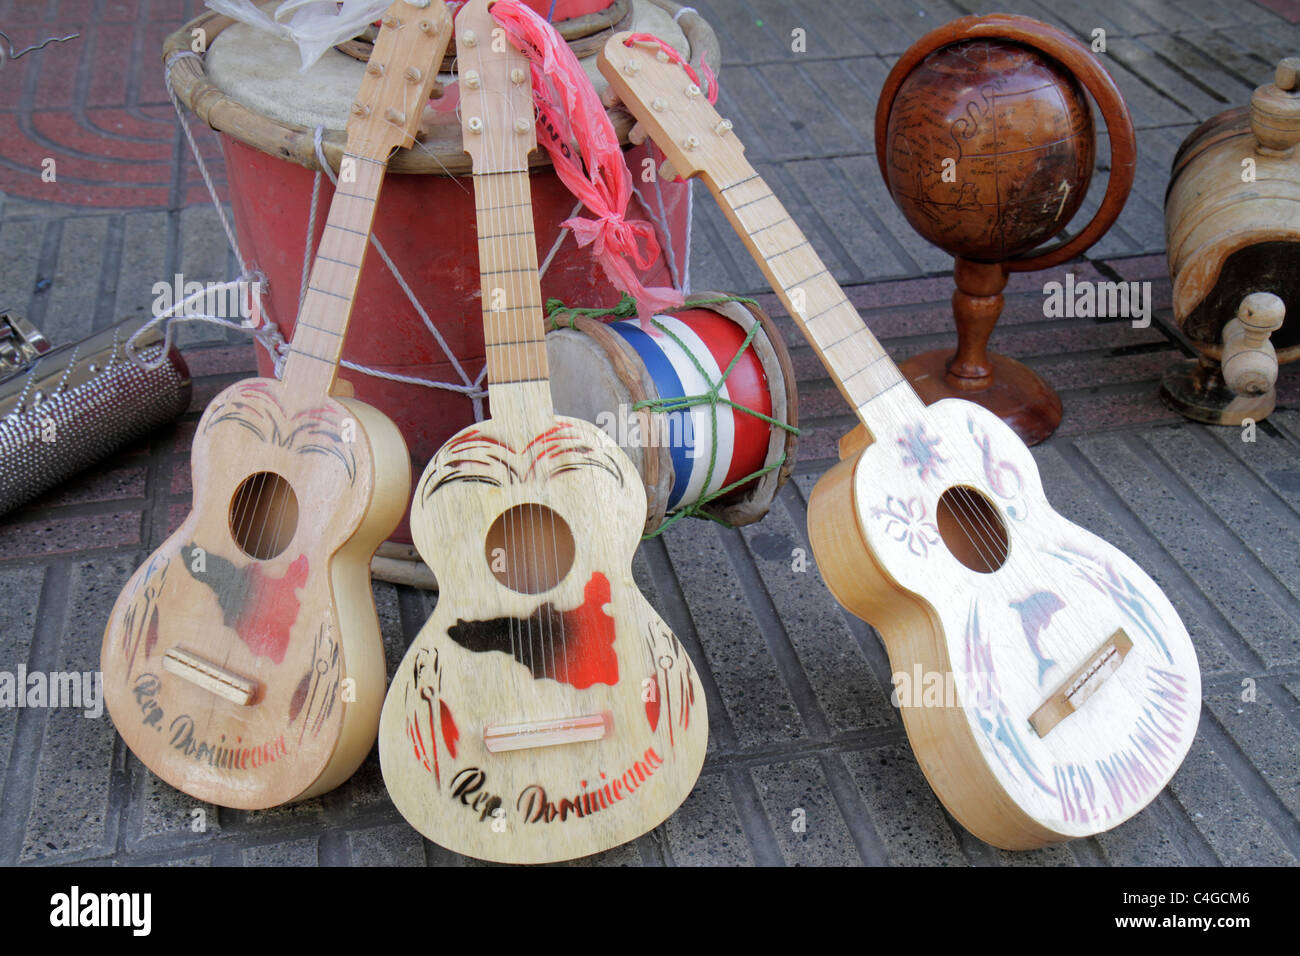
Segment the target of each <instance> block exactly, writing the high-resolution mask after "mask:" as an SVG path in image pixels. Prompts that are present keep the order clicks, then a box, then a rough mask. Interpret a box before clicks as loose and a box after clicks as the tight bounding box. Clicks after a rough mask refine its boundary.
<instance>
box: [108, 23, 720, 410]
mask: <svg viewBox="0 0 1300 956" xmlns="http://www.w3.org/2000/svg"><path fill="white" fill-rule="evenodd" d="M687 13H697V11H696V10H695V9H694V8H693V7H683V8H681V9H680V10H679V11H678V12H677V15H676V16H675V17H674V18H673V19H674V21H676V20H678V19H680V18H681V17H682V16H684V15H685V14H687ZM190 56H192V57H199V54H197V53H195V52H193V51H191V50H177V51H175V52H173V53H171V54H170V55H169V56H168V58H167V62H166V63H165V64H164V71H165V81H166V85H167V93H168V95H169V96H170V97H171V101H172V107H173V108H174V109H175V110H176V117H177V119H179V120H180V124H181V129H182V130H183V131H184V133H185V139H186V141H187V142H188V143H189V145H190V152H191V153H192V154H193V156H194V160H195V162H196V163H197V164H198V167H199V172H200V173H201V174H202V176H203V182H204V184H205V185H206V186H207V188H208V195H209V197H211V199H212V205H213V207H214V208H215V209H216V210H217V217H218V219H219V220H220V222H221V228H222V229H223V230H225V233H226V239H227V240H228V241H229V243H230V248H231V249H232V250H233V251H234V253H235V258H236V260H237V261H238V262H239V266H240V270H241V271H240V275H239V278H238V279H234V280H232V281H230V282H225V283H217V284H214V285H209V286H206V287H205V288H204V289H203V290H201V291H200V292H196V293H194V294H193V295H190V296H187V297H185V298H184V299H182V300H181V301H180V302H178V303H175V304H174V305H173V306H172V307H171V308H169V309H166V310H164V311H163V312H160V313H159V314H158V315H156V316H154V317H153V319H151V320H150V321H149V322H147V323H145V324H144V325H143V326H141V327H140V328H139V329H137V330H136V331H135V333H134V334H133V335H132V336H131V338H130V339H129V340H128V341H127V343H126V346H125V351H126V353H127V355H128V356H129V357H130V358H131V360H132V361H134V362H135V363H136V364H137V365H140V366H142V367H145V368H150V369H156V368H158V367H160V366H161V365H162V363H163V362H165V361H167V353H168V352H169V351H170V350H171V347H172V342H173V336H174V332H173V326H174V324H175V323H177V322H210V323H213V324H215V325H221V326H225V327H226V328H228V329H237V330H239V331H241V332H249V331H251V332H252V334H253V337H254V339H255V340H256V341H257V342H258V344H260V345H261V346H262V347H263V348H264V349H266V351H267V353H268V354H269V355H270V357H271V360H272V362H273V363H274V365H275V374H276V377H277V378H278V377H280V374H281V372H282V371H283V366H284V360H285V356H286V355H287V352H288V343H287V342H286V341H285V339H284V336H283V335H282V334H281V333H280V330H279V327H278V326H277V325H276V323H275V321H274V320H273V319H272V318H270V317H269V316H267V315H266V314H265V310H263V312H262V316H263V321H262V323H261V324H260V325H259V327H258V328H256V329H251V327H250V326H247V325H245V324H243V323H242V322H240V323H236V322H233V321H231V320H230V319H227V318H224V317H222V316H217V315H212V314H210V313H205V312H189V311H187V310H185V311H182V312H181V314H177V310H184V309H185V307H186V306H188V305H189V304H190V303H191V302H192V300H194V299H196V298H198V297H199V296H206V295H207V294H209V293H210V292H213V291H216V290H219V289H227V288H229V287H231V286H236V285H241V284H242V283H247V282H254V281H255V282H260V283H261V286H260V288H264V287H265V285H266V282H267V280H266V276H265V275H263V274H262V273H261V272H259V271H257V270H253V269H250V268H249V267H248V264H247V263H246V262H245V261H244V256H243V253H242V252H241V251H240V248H239V240H238V239H237V238H236V236H235V230H234V228H233V227H232V226H231V224H230V220H229V219H228V218H227V216H226V211H225V208H224V207H223V206H222V204H221V200H220V198H219V197H218V195H217V188H216V184H215V183H214V182H213V180H212V175H211V173H209V171H208V167H207V164H206V163H205V162H204V161H203V157H202V155H200V153H199V147H198V144H197V143H196V142H195V141H194V134H193V131H192V130H191V129H190V124H189V121H188V120H187V119H186V117H185V112H184V110H182V109H181V104H180V100H179V98H178V97H177V96H176V92H175V90H174V89H173V88H172V78H171V70H172V65H173V63H175V61H176V60H177V59H180V58H181V57H190ZM323 136H324V128H323V127H321V126H317V127H316V129H315V133H314V135H313V138H312V140H313V145H314V147H315V152H316V161H317V163H318V164H319V166H320V170H317V172H316V175H315V177H314V179H313V181H312V192H311V209H310V213H309V216H308V221H307V236H306V240H305V242H304V244H303V264H302V283H301V286H300V287H299V291H298V307H299V310H300V311H301V308H302V302H303V299H304V298H305V297H306V293H307V285H308V283H309V282H310V274H311V262H312V253H313V248H312V239H313V238H314V236H315V234H316V220H317V211H318V209H319V205H320V180H321V173H320V171H321V170H323V171H324V172H325V174H326V175H327V176H328V177H329V179H330V182H331V183H332V184H334V185H335V186H337V185H338V177H337V176H336V175H335V173H334V169H333V167H332V166H331V165H330V163H329V160H328V159H327V158H326V156H325V150H324V144H323ZM632 191H633V193H634V194H635V195H636V197H637V199H638V200H639V201H640V203H641V206H642V208H643V209H644V210H645V211H646V213H647V214H648V215H649V216H650V219H651V220H652V221H653V222H654V225H655V228H656V229H657V230H658V231H659V234H660V237H661V240H662V243H663V246H664V249H665V252H666V255H665V256H664V258H665V260H666V261H667V263H668V269H669V273H670V276H671V279H672V283H673V286H674V287H675V288H677V289H678V290H679V291H681V292H682V293H683V294H686V293H688V292H689V291H690V290H689V288H688V286H687V285H686V283H687V282H689V276H687V277H686V280H685V282H684V281H683V277H682V275H681V274H680V272H679V270H678V268H677V256H676V254H675V251H674V249H673V240H672V230H671V229H669V227H668V213H667V210H666V208H665V206H664V198H663V190H662V187H661V185H660V183H659V181H658V178H656V180H655V200H656V205H651V204H650V203H649V202H648V201H647V200H646V197H645V196H644V195H643V194H642V193H641V191H640V190H639V189H637V187H636V185H635V183H633V186H632ZM692 198H693V197H691V196H690V194H689V193H688V196H687V202H688V206H687V214H688V215H689V213H690V200H691V199H692ZM582 205H583V204H582V201H581V200H579V201H578V203H577V204H576V205H575V206H574V207H573V211H572V212H571V213H570V214H569V218H573V217H574V216H576V215H578V213H579V212H581V210H582ZM569 232H570V230H568V229H561V230H560V234H559V236H557V237H556V240H555V243H554V244H553V245H552V246H551V250H550V252H549V253H548V254H547V256H546V259H545V260H544V261H543V263H542V265H541V268H540V271H539V275H538V278H539V279H541V278H544V277H545V276H546V273H547V270H549V269H550V267H551V263H552V262H554V260H555V257H556V255H557V254H558V253H559V251H560V249H561V247H562V246H563V245H564V241H565V240H566V239H567V238H568V234H569ZM369 239H370V244H371V245H373V246H374V247H375V251H376V252H378V253H379V257H380V258H381V259H382V260H383V261H384V264H385V265H386V266H387V267H388V271H389V272H390V273H392V275H393V278H394V279H395V280H397V284H398V286H399V287H400V288H401V290H402V292H403V293H404V294H405V295H406V298H407V300H408V301H409V302H410V303H411V306H412V307H413V308H414V309H415V311H416V313H417V314H418V315H419V316H420V320H421V321H422V322H423V323H424V326H425V328H426V329H428V331H429V334H430V335H432V336H433V338H434V341H436V342H437V343H438V347H439V348H440V349H442V352H443V354H444V355H445V356H446V357H447V359H448V361H449V362H450V363H451V366H452V368H453V369H454V370H455V372H456V374H457V375H458V376H459V377H460V380H461V382H462V384H460V385H456V384H453V383H451V382H437V381H433V380H432V379H427V378H419V377H416V376H411V375H401V374H398V373H396V372H385V371H382V370H380V369H376V368H370V367H368V366H364V365H359V364H357V363H356V362H351V361H346V360H345V361H343V362H341V363H340V364H342V365H343V367H344V368H348V369H351V370H352V371H354V372H360V373H361V374H363V375H369V376H372V377H374V378H381V379H386V380H387V381H391V382H401V383H403V384H407V385H420V386H423V387H425V388H437V389H442V390H445V391H449V392H455V393H457V394H459V395H464V396H466V397H467V398H469V399H470V401H471V402H472V403H473V406H474V420H475V421H482V420H483V399H484V398H486V397H487V394H488V393H487V390H486V388H484V387H483V382H484V380H485V378H486V376H487V367H486V365H485V366H484V368H483V370H482V371H480V372H479V374H478V376H477V377H476V378H474V379H472V380H471V379H470V377H469V375H468V374H467V373H466V372H465V369H464V367H463V366H462V365H461V363H460V360H459V359H458V358H457V357H456V354H455V353H454V352H453V351H452V349H451V347H450V346H449V345H448V344H447V340H446V339H445V338H444V337H443V335H442V333H441V332H440V331H439V329H438V327H437V326H436V325H435V324H434V322H433V320H432V319H431V318H429V313H428V312H427V311H425V309H424V306H423V305H421V304H420V301H419V299H417V298H416V296H415V293H414V292H413V291H412V290H411V287H410V285H409V284H408V283H407V281H406V278H405V277H404V276H403V275H402V273H401V270H399V269H398V268H397V264H396V263H395V262H394V261H393V259H392V257H391V256H389V254H388V251H387V250H386V249H385V248H384V246H383V243H381V242H380V241H379V238H378V237H377V236H376V235H375V234H374V233H373V232H371V234H370V236H369ZM689 243H690V229H689V225H688V227H687V244H688V246H687V255H689V254H690V250H689ZM687 267H688V268H689V262H688V263H687ZM164 321H165V322H166V327H165V329H164V334H163V348H162V350H161V352H160V354H159V358H158V361H157V362H156V363H155V364H153V365H148V364H147V363H145V362H144V361H143V359H141V358H140V356H139V354H138V353H137V351H136V341H137V339H138V338H139V337H140V336H141V335H142V334H144V333H145V332H146V331H148V330H149V329H152V328H153V327H155V326H156V325H158V324H159V323H160V322H164Z"/></svg>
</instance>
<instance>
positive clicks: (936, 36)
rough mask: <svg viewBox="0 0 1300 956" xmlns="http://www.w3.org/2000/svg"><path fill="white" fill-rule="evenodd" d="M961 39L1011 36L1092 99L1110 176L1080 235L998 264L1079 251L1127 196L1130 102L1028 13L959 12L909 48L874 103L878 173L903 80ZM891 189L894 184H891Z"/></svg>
mask: <svg viewBox="0 0 1300 956" xmlns="http://www.w3.org/2000/svg"><path fill="white" fill-rule="evenodd" d="M964 40H1010V41H1013V42H1016V43H1021V44H1023V45H1025V46H1028V47H1032V48H1033V49H1035V50H1038V51H1039V52H1040V53H1044V54H1046V55H1048V56H1050V57H1052V58H1053V59H1055V60H1057V61H1058V62H1060V63H1061V65H1062V66H1064V67H1065V68H1066V69H1068V70H1069V71H1070V72H1071V73H1073V74H1074V75H1075V76H1076V77H1077V78H1078V79H1079V80H1080V82H1082V83H1083V85H1084V87H1085V88H1086V89H1087V91H1088V92H1089V93H1090V94H1091V95H1092V98H1093V99H1094V100H1096V102H1097V106H1098V108H1099V109H1100V110H1101V115H1102V118H1103V119H1105V121H1106V129H1107V132H1108V133H1109V134H1110V157H1111V158H1110V176H1109V179H1108V181H1107V183H1106V194H1105V196H1104V197H1102V201H1101V205H1100V206H1099V207H1098V209H1097V212H1096V213H1095V214H1094V215H1093V217H1092V220H1091V221H1090V222H1089V223H1088V225H1087V226H1085V227H1084V228H1083V230H1082V231H1081V232H1079V234H1078V235H1076V236H1075V237H1074V238H1072V239H1068V240H1066V241H1065V242H1062V243H1059V244H1058V245H1056V246H1053V247H1052V248H1050V249H1047V250H1046V251H1044V252H1040V253H1039V254H1038V255H1035V256H1032V257H1030V258H1011V259H1007V260H1005V261H1003V262H1002V263H1001V265H1002V268H1003V269H1005V270H1006V271H1008V272H1030V271H1033V270H1035V269H1046V268H1048V267H1050V266H1054V265H1057V264H1059V263H1062V262H1066V261H1067V260H1069V259H1073V258H1074V257H1075V256H1076V255H1078V254H1079V253H1081V252H1083V251H1084V250H1085V249H1087V248H1088V247H1089V246H1091V245H1092V244H1093V243H1094V242H1096V241H1097V240H1098V239H1100V238H1101V236H1102V234H1103V233H1105V232H1106V230H1107V229H1109V228H1110V227H1111V225H1112V224H1113V223H1114V222H1115V220H1116V218H1118V216H1119V214H1120V210H1122V209H1123V208H1124V203H1125V202H1126V201H1127V200H1128V194H1129V190H1130V189H1132V188H1133V177H1134V175H1135V174H1136V172H1137V138H1136V135H1135V134H1134V132H1133V119H1132V117H1131V116H1129V112H1128V105H1127V104H1126V103H1125V102H1124V97H1123V96H1122V95H1121V94H1120V91H1119V88H1118V87H1117V86H1116V85H1115V81H1114V80H1113V79H1111V76H1110V74H1109V73H1107V72H1106V71H1105V70H1104V69H1103V68H1102V66H1101V64H1100V63H1098V62H1097V58H1096V57H1094V56H1093V55H1092V51H1091V50H1089V49H1088V48H1087V47H1085V46H1084V45H1083V44H1082V43H1080V42H1079V41H1078V40H1076V39H1074V37H1071V36H1068V35H1067V34H1065V33H1062V32H1061V31H1060V30H1058V29H1056V27H1053V26H1050V25H1048V24H1046V23H1042V22H1041V21H1038V20H1033V19H1030V18H1029V17H1015V16H1007V15H1005V14H991V15H989V16H970V17H961V18H960V19H957V20H953V21H952V22H951V23H946V24H944V25H943V26H941V27H939V28H938V29H935V30H931V31H930V32H929V33H927V34H926V35H925V36H923V37H921V39H919V40H917V41H916V43H914V44H913V45H912V46H911V47H909V48H908V50H907V52H905V53H904V54H903V55H902V56H901V57H900V58H899V60H898V62H897V63H895V64H894V68H893V69H892V70H890V71H889V75H888V76H887V77H886V78H885V85H884V88H883V89H881V91H880V100H879V101H878V102H877V104H876V160H877V162H878V163H879V164H880V175H881V176H882V177H884V180H885V185H886V186H888V185H889V169H888V157H887V153H888V149H887V143H886V142H885V141H886V139H887V138H888V135H889V114H890V111H891V110H892V109H893V105H894V99H895V98H896V97H897V95H898V90H899V88H900V87H901V86H902V85H903V81H904V80H905V79H907V77H908V76H909V75H910V74H911V72H912V70H913V69H915V68H916V66H917V65H918V64H919V63H920V62H921V61H922V60H924V59H925V58H926V57H927V56H929V55H930V54H931V53H934V52H935V51H936V50H940V49H942V48H943V47H946V46H952V45H953V44H954V43H960V42H962V41H964ZM891 192H892V189H891Z"/></svg>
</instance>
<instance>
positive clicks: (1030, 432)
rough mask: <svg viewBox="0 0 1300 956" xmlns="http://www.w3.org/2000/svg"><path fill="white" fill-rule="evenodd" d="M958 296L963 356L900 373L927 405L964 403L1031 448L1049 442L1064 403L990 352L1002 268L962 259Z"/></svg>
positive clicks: (936, 355) (949, 355) (921, 362)
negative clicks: (979, 409) (988, 413)
mask: <svg viewBox="0 0 1300 956" xmlns="http://www.w3.org/2000/svg"><path fill="white" fill-rule="evenodd" d="M953 277H954V278H955V279H956V280H957V291H956V292H954V293H953V295H952V311H953V317H954V318H955V320H956V322H957V351H956V352H952V351H949V350H948V349H935V350H934V351H931V352H923V353H922V354H920V355H917V356H914V357H912V358H910V359H908V360H907V361H905V362H903V363H902V364H901V365H900V366H899V368H900V369H902V372H903V374H904V375H906V376H907V378H908V380H909V381H911V383H912V387H913V388H914V389H916V393H917V394H918V395H920V396H921V401H923V402H925V403H926V404H927V405H929V404H932V403H934V402H937V401H939V400H941V399H944V398H964V399H966V400H968V401H972V402H975V403H976V404H978V405H982V406H984V407H985V408H987V409H988V410H989V411H991V412H992V413H993V414H994V415H997V416H998V417H999V418H1001V419H1002V420H1003V421H1004V422H1006V423H1007V424H1008V425H1010V426H1011V427H1012V428H1013V429H1014V430H1015V432H1016V434H1017V435H1019V436H1020V438H1021V440H1023V441H1024V442H1025V444H1027V445H1035V444H1037V443H1038V442H1040V441H1043V440H1044V439H1045V438H1047V437H1048V436H1049V435H1051V434H1052V432H1054V431H1055V430H1056V426H1057V425H1059V424H1061V398H1060V396H1059V395H1057V394H1056V392H1055V391H1053V389H1052V387H1051V386H1050V385H1048V384H1047V383H1046V382H1045V381H1043V379H1042V378H1041V377H1040V376H1039V375H1038V373H1037V372H1035V371H1033V370H1032V369H1030V368H1029V367H1028V366H1026V365H1024V364H1022V363H1020V362H1017V361H1016V360H1015V359H1013V358H1007V356H1005V355H999V354H997V353H996V352H989V351H988V341H989V336H990V335H992V333H993V327H994V326H995V325H996V324H997V321H998V318H999V316H1001V314H1002V302H1003V299H1002V290H1003V289H1004V288H1005V287H1006V284H1007V273H1006V270H1005V269H1004V268H1003V267H1002V265H1001V264H1000V263H992V262H972V261H971V260H969V259H963V258H960V257H959V258H958V259H957V262H956V267H955V269H954V270H953Z"/></svg>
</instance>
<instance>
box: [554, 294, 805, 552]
mask: <svg viewBox="0 0 1300 956" xmlns="http://www.w3.org/2000/svg"><path fill="white" fill-rule="evenodd" d="M725 302H741V303H744V304H746V305H753V306H757V305H758V303H757V302H756V301H755V300H753V299H749V298H746V297H744V296H738V295H737V296H720V297H717V298H713V299H694V300H692V301H690V302H687V303H686V304H685V305H684V306H683V307H682V309H680V310H677V311H685V310H686V309H693V308H697V307H699V306H704V305H720V304H722V303H725ZM546 313H547V317H548V319H549V320H550V327H551V328H552V329H560V328H572V329H576V328H577V324H576V322H577V319H578V317H579V316H583V317H586V318H593V319H601V318H605V317H615V318H619V319H630V318H634V317H635V316H636V314H637V309H636V300H635V299H634V298H632V297H631V296H630V295H628V294H627V293H626V292H625V293H623V298H622V300H621V301H620V302H619V303H618V305H616V306H614V307H613V308H612V309H611V308H606V309H577V308H570V307H568V306H566V305H565V304H564V303H563V302H562V301H561V300H559V299H547V300H546ZM562 316H568V321H567V322H566V321H564V319H563V318H562ZM650 322H651V324H652V325H653V326H654V327H655V328H656V329H658V330H659V331H660V332H662V333H663V334H664V335H666V336H668V337H669V338H671V339H672V340H673V341H674V342H676V343H677V345H678V346H679V347H680V348H681V350H682V351H683V352H684V353H685V354H686V355H687V356H688V357H689V358H690V360H691V364H693V365H694V366H695V369H696V371H698V372H699V373H700V377H701V378H703V379H704V380H705V381H706V382H709V383H710V387H709V390H708V391H707V392H705V393H704V394H703V395H683V396H679V397H677V398H652V399H646V400H645V401H641V402H637V403H635V404H634V405H633V406H632V410H633V411H640V410H642V409H646V408H648V409H651V410H652V411H656V412H664V413H667V412H675V411H680V410H682V409H685V408H694V407H696V406H698V405H708V406H709V415H710V417H711V420H712V425H713V435H714V440H713V442H712V444H711V446H710V448H709V467H708V470H707V471H706V472H705V473H704V487H705V488H707V487H708V486H709V482H711V481H712V480H713V469H714V466H715V465H716V464H717V458H718V441H717V434H718V406H719V405H724V404H725V405H730V406H731V407H732V408H734V409H736V410H737V411H740V412H743V413H744V414H746V415H752V416H754V417H755V418H759V419H762V420H763V421H765V422H767V423H768V424H769V425H774V426H776V427H777V428H782V429H784V430H785V431H787V432H789V433H791V434H792V435H798V434H799V429H798V428H796V427H795V426H794V425H790V424H788V423H786V422H782V421H777V420H776V419H775V418H773V417H771V416H770V415H764V414H763V413H762V412H760V411H756V410H755V409H752V408H747V407H746V406H744V405H740V404H738V403H736V402H733V401H731V399H728V398H723V397H722V396H721V395H720V394H719V393H720V392H721V391H722V386H723V385H725V384H726V382H727V376H728V375H730V374H731V371H732V369H734V368H735V367H736V363H737V362H739V361H740V357H741V356H742V355H744V354H745V350H746V349H748V348H749V347H750V345H751V343H752V342H753V341H754V336H755V335H756V334H757V333H758V330H759V328H760V326H761V323H759V322H755V323H754V324H753V325H751V326H750V328H749V332H748V334H746V336H745V341H744V342H743V343H741V346H740V348H739V349H738V350H737V351H736V354H735V355H734V356H732V358H731V362H730V364H728V365H727V368H726V370H725V371H724V372H723V373H722V377H721V378H719V379H718V380H717V381H716V382H713V381H711V380H710V379H709V373H708V372H706V371H705V369H704V366H703V365H702V364H701V363H700V360H699V359H698V358H697V357H696V356H695V354H694V353H693V352H691V350H690V349H689V348H687V346H686V343H685V342H683V341H682V340H681V339H680V338H678V336H677V335H676V334H674V333H673V332H672V331H671V330H669V329H667V328H665V327H664V325H663V324H662V323H660V322H656V321H655V320H653V319H651V320H650ZM785 460H786V455H785V452H782V453H781V457H780V458H778V459H777V460H776V461H774V462H772V463H771V464H770V465H767V466H766V467H764V468H760V469H759V470H758V471H756V472H754V473H752V474H749V475H746V476H745V477H743V478H738V479H737V480H736V481H733V482H732V483H731V484H729V485H727V486H726V487H725V488H719V489H718V490H717V491H715V492H714V493H713V494H711V495H706V496H704V497H702V498H701V499H700V500H699V501H696V502H692V503H691V504H688V505H683V506H682V507H681V508H679V509H677V510H676V511H674V512H673V513H672V514H671V515H669V516H668V517H667V518H666V519H665V520H664V523H663V524H661V525H660V526H659V527H658V528H656V529H655V530H654V531H650V532H647V533H646V534H644V535H642V536H641V540H642V541H648V540H650V539H651V538H656V537H658V536H659V535H661V534H663V533H664V532H665V531H667V530H668V529H669V528H670V527H672V525H674V524H676V523H677V522H678V521H679V520H681V519H682V518H686V517H691V518H707V519H708V520H709V521H713V522H716V523H717V524H720V525H723V526H724V527H727V528H730V527H733V525H732V524H731V523H730V522H727V521H724V520H723V519H721V518H719V517H718V516H717V515H713V514H709V513H708V512H706V511H705V510H704V509H705V508H706V507H708V506H709V505H710V504H712V503H713V502H714V501H716V500H718V499H719V498H722V497H725V496H726V495H729V494H731V492H733V491H735V490H736V489H737V488H740V487H743V486H744V485H747V484H749V483H750V482H751V481H756V480H758V479H759V478H762V477H763V476H764V475H766V474H769V473H771V472H773V471H775V470H777V469H778V468H781V467H782V466H783V465H784V464H785Z"/></svg>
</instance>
